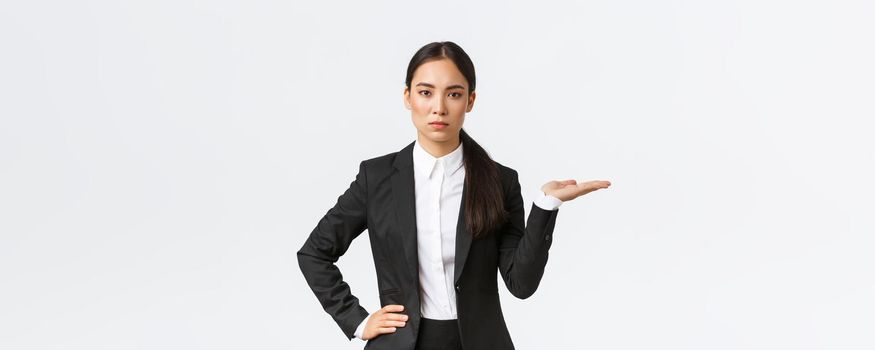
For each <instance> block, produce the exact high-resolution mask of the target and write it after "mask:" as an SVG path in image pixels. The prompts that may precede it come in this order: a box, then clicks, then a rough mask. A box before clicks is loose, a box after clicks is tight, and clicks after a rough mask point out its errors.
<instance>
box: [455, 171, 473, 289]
mask: <svg viewBox="0 0 875 350" xmlns="http://www.w3.org/2000/svg"><path fill="white" fill-rule="evenodd" d="M467 187H468V180H467V178H466V179H465V181H464V183H463V185H462V204H460V205H459V220H458V222H457V224H456V264H455V266H456V267H455V271H454V273H453V274H454V275H455V276H453V285H454V286H455V285H458V284H459V276H461V275H462V268H463V267H465V261H466V260H468V251H469V250H470V249H471V233H470V232H468V229H467V228H466V227H465V194H466V193H467V192H468V191H467Z"/></svg>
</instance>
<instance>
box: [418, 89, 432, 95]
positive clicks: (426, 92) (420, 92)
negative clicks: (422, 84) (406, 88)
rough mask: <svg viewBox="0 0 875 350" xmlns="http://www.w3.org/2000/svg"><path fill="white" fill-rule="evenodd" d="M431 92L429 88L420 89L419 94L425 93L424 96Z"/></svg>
mask: <svg viewBox="0 0 875 350" xmlns="http://www.w3.org/2000/svg"><path fill="white" fill-rule="evenodd" d="M430 93H431V91H428V90H419V94H420V95H423V96H428V95H426V94H430Z"/></svg>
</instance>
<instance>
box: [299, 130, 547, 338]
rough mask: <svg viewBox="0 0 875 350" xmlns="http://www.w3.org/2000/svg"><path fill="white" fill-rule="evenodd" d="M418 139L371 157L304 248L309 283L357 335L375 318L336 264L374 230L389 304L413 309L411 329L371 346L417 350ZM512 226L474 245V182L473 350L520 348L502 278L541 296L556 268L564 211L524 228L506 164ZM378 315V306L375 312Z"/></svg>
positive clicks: (466, 256)
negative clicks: (544, 279)
mask: <svg viewBox="0 0 875 350" xmlns="http://www.w3.org/2000/svg"><path fill="white" fill-rule="evenodd" d="M414 144H415V141H414V142H412V143H410V144H409V145H407V147H404V148H403V149H402V150H400V151H398V152H393V153H390V154H387V155H384V156H380V157H376V158H371V159H368V160H364V161H362V162H361V163H360V164H359V172H358V175H357V176H356V178H355V181H353V182H352V183H351V184H350V187H349V189H347V190H346V192H344V193H343V194H342V195H341V196H340V197H339V198H338V199H337V204H335V205H334V207H333V208H331V209H329V210H328V212H327V213H326V214H325V216H324V217H322V219H321V220H320V221H319V223H318V224H317V225H316V228H315V229H313V231H312V233H310V236H309V237H308V238H307V240H306V241H305V242H304V245H303V246H302V247H301V249H300V250H299V251H298V253H297V256H298V264H299V265H300V268H301V272H302V273H303V274H304V277H305V279H306V280H307V283H308V284H309V285H310V288H311V289H312V290H313V293H314V294H315V295H316V298H317V299H318V300H319V302H320V303H321V304H322V307H323V308H324V309H325V311H326V312H328V314H330V315H331V317H333V318H334V321H335V322H337V324H338V325H339V326H340V328H341V329H342V330H343V333H344V334H346V336H347V337H348V338H350V339H352V338H353V337H354V332H355V329H356V327H358V325H359V324H360V323H361V322H362V321H363V320H364V319H365V318H366V317H367V316H368V315H369V313H368V311H366V310H365V309H364V308H363V307H361V305H359V299H358V298H356V297H355V296H354V295H353V294H352V293H351V292H350V288H349V285H348V284H347V283H346V282H344V281H343V278H342V275H341V273H340V270H339V269H338V268H337V266H336V265H335V262H336V261H337V260H338V258H339V257H340V256H342V255H343V254H344V253H345V252H346V250H347V248H349V245H350V243H352V240H353V239H355V238H356V237H358V235H359V234H360V233H362V232H363V231H364V230H365V229H367V230H368V234H369V235H370V242H371V251H372V253H373V256H374V265H375V267H376V272H377V286H378V288H379V293H380V306H381V307H382V306H386V305H388V304H401V305H404V311H403V313H404V314H406V315H408V316H409V318H408V321H407V324H406V326H404V327H399V328H397V330H396V331H395V333H388V334H382V335H379V336H377V337H376V338H374V339H371V340H368V342H367V344H366V345H365V349H375V350H376V349H404V350H413V349H414V346H415V345H416V338H417V333H418V330H419V325H420V319H421V315H420V300H419V268H418V255H417V242H416V217H415V215H416V211H415V203H416V202H415V198H414V196H415V193H414V177H413V171H414V169H413V153H412V152H413V147H414ZM498 167H499V169H500V173H501V183H502V188H503V190H504V203H505V208H506V209H507V211H508V212H509V213H510V216H509V219H508V221H507V222H506V223H505V224H504V226H503V227H502V228H501V230H500V231H499V232H498V233H497V234H490V235H488V236H486V237H485V238H480V239H476V240H472V236H471V234H470V233H469V232H468V230H466V228H465V218H464V203H465V194H464V193H465V190H464V188H465V186H467V182H466V184H465V185H463V191H462V193H463V194H462V205H461V207H460V210H459V220H458V225H457V229H456V261H455V287H456V303H457V308H456V311H457V316H458V323H459V332H460V334H461V339H462V344H463V346H464V347H465V349H513V348H514V347H513V342H512V341H511V338H510V334H509V333H508V331H507V326H506V324H505V322H504V316H503V314H502V311H501V304H500V302H499V296H498V282H497V273H496V271H498V272H500V273H501V277H502V278H503V279H504V283H505V285H506V286H507V288H508V290H509V291H510V292H511V294H513V295H514V296H516V297H517V298H520V299H525V298H528V297H529V296H531V295H532V293H534V292H535V290H536V289H537V288H538V285H539V284H540V281H541V276H543V274H544V266H545V265H546V264H547V256H548V254H547V252H548V250H549V249H550V245H551V243H552V240H551V234H552V232H553V227H554V225H555V222H556V215H557V213H558V209H557V210H544V209H542V208H540V207H538V206H536V205H534V204H532V208H531V210H530V213H529V218H528V221H527V222H526V224H525V226H524V225H523V218H524V210H523V198H522V195H521V194H520V184H519V179H518V174H517V172H516V170H513V169H511V168H508V167H506V166H504V165H501V164H500V163H499V164H498ZM374 311H376V310H374Z"/></svg>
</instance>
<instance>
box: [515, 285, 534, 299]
mask: <svg viewBox="0 0 875 350" xmlns="http://www.w3.org/2000/svg"><path fill="white" fill-rule="evenodd" d="M509 290H510V294H512V295H513V296H514V297H516V298H517V299H523V300H525V299H528V298H529V297H530V296H532V295H533V294H535V291H536V290H538V286H537V285H535V286H534V287H529V286H522V285H516V286H514V288H510V289H509Z"/></svg>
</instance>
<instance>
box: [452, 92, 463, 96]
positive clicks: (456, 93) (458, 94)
mask: <svg viewBox="0 0 875 350" xmlns="http://www.w3.org/2000/svg"><path fill="white" fill-rule="evenodd" d="M454 95H455V96H454ZM450 96H453V97H462V94H460V93H458V92H453V93H451V94H450Z"/></svg>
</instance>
